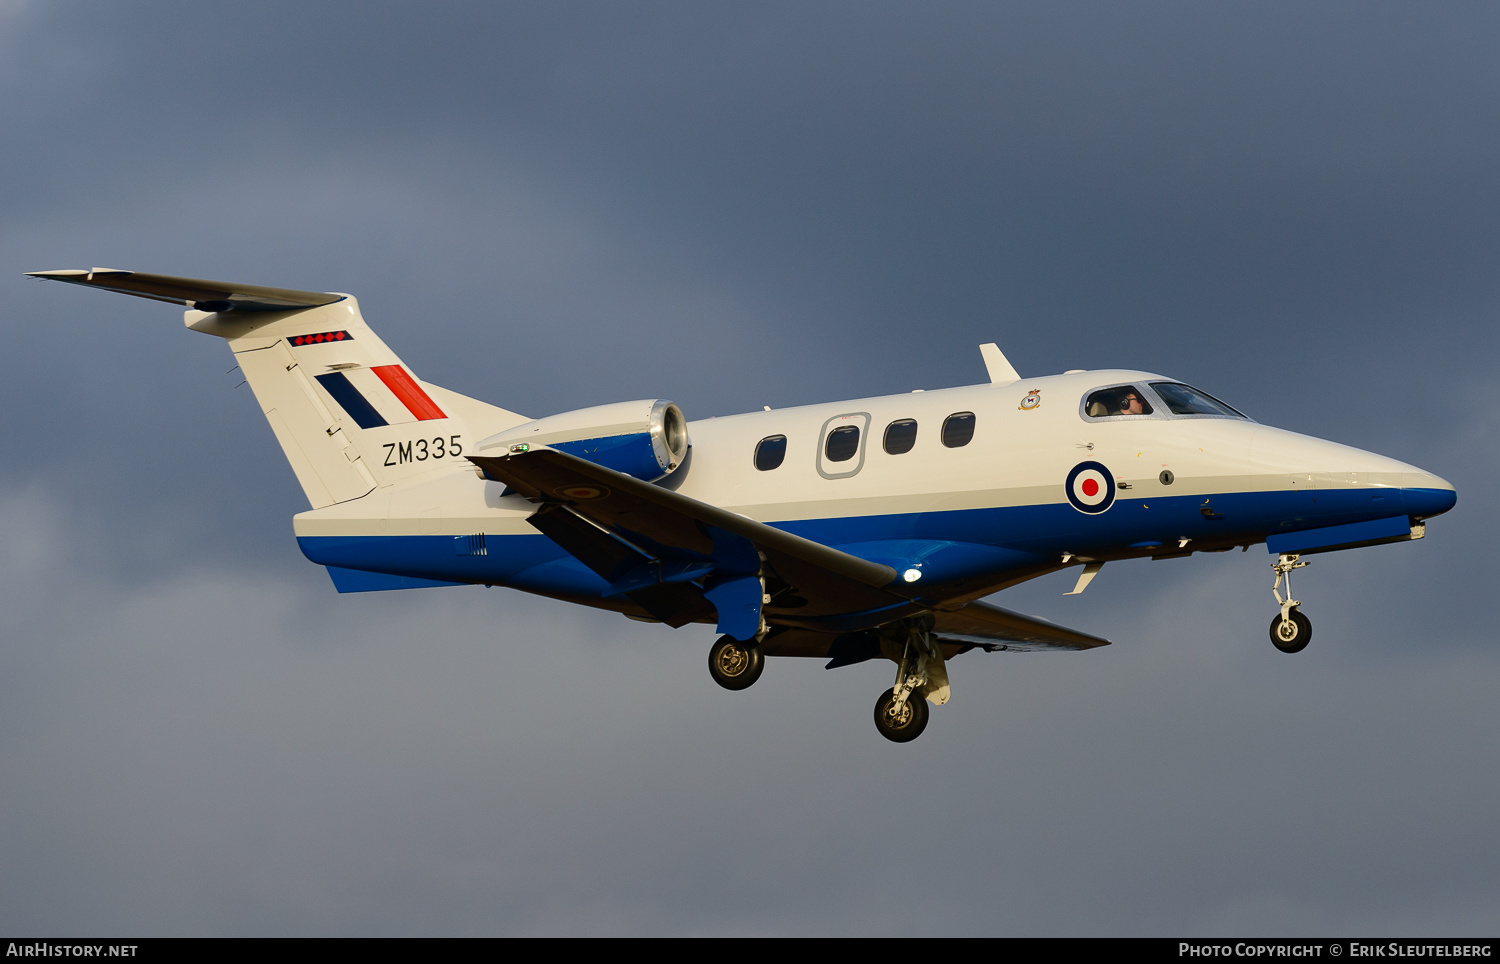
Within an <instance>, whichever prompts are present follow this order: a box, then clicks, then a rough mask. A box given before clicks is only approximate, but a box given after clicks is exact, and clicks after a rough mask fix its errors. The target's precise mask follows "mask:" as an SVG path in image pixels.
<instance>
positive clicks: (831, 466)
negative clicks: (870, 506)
mask: <svg viewBox="0 0 1500 964" xmlns="http://www.w3.org/2000/svg"><path fill="white" fill-rule="evenodd" d="M869 430H870V413H869V412H851V413H849V414H847V415H835V416H834V417H833V418H830V419H829V420H828V421H826V422H824V423H823V430H822V431H821V432H820V433H818V474H819V475H821V476H822V477H823V478H825V479H847V478H849V477H850V476H852V475H858V474H859V470H860V469H862V468H864V464H865V439H866V437H868V436H869V434H870V431H869Z"/></svg>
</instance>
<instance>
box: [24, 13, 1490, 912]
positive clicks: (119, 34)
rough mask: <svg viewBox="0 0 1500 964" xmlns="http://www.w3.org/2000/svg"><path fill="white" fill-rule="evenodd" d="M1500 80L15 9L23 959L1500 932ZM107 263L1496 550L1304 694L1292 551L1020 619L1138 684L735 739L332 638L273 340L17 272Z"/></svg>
mask: <svg viewBox="0 0 1500 964" xmlns="http://www.w3.org/2000/svg"><path fill="white" fill-rule="evenodd" d="M1497 34H1500V15H1497V14H1495V13H1493V12H1491V11H1489V10H1488V9H1485V8H1477V7H1475V8H1440V9H1436V10H1433V9H1426V8H1424V9H1417V8H1413V7H1409V6H1401V5H1390V6H1384V5H1372V4H1361V5H1357V6H1356V5H1327V4H1325V5H1314V6H1308V5H1284V6H1279V7H1277V6H1269V7H1268V6H1257V7H1254V8H1244V9H1232V8H1222V7H1204V6H1201V5H1192V4H1184V5H1149V6H1148V5H1132V6H1120V5H1111V4H1099V5H1087V4H1078V5H1047V6H1034V7H1032V6H1001V5H995V4H972V5H966V4H944V5H941V6H940V7H937V8H934V9H923V10H918V9H916V8H913V7H910V6H908V5H899V4H867V3H862V4H852V5H840V4H817V5H814V4H785V5H775V4H756V5H746V6H732V5H723V4H718V5H702V4H694V5H686V4H684V5H676V4H661V5H630V6H621V5H618V4H597V5H593V4H576V5H558V4H551V5H546V6H496V5H493V4H472V5H465V4H456V3H455V4H443V5H438V6H429V7H422V8H417V7H409V6H403V5H396V4H349V5H342V4H327V5H317V6H315V7H312V8H309V7H308V5H305V4H298V5H293V4H284V5H278V4H257V5H254V6H246V7H241V8H233V9H228V10H221V9H217V8H215V9H212V10H210V9H208V8H205V7H203V6H201V5H190V4H135V5H123V4H67V5H51V4H49V5H41V4H9V5H0V125H3V130H4V131H5V135H6V136H5V137H4V138H3V139H0V163H3V165H4V169H5V171H6V177H5V179H4V181H3V183H0V212H3V217H0V261H3V262H4V263H5V264H7V265H9V266H10V275H9V277H8V278H0V299H3V303H4V308H5V317H6V321H7V325H6V334H7V339H8V340H7V351H6V352H5V353H3V355H0V403H3V405H4V407H5V410H6V411H7V413H8V422H7V428H6V432H5V434H4V436H0V441H3V442H4V444H5V446H6V452H7V457H6V459H5V460H4V461H3V463H0V533H3V536H0V548H3V558H0V563H3V572H0V574H3V575H4V577H5V579H4V586H3V589H0V594H3V599H0V602H3V605H0V614H3V615H0V618H3V620H4V622H3V643H0V722H3V730H0V772H3V773H5V774H6V780H5V781H4V784H3V787H4V788H3V790H0V794H3V798H0V814H3V817H0V864H3V865H4V866H5V867H6V868H7V873H6V874H5V875H4V883H3V884H0V908H3V909H0V922H3V923H5V924H8V925H11V929H12V930H26V931H33V932H34V931H37V930H51V931H55V932H59V933H83V932H96V931H99V930H101V929H110V928H114V929H116V930H120V931H124V932H129V933H148V934H150V933H258V934H266V933H319V934H326V933H365V932H368V933H376V932H379V933H559V932H573V933H642V934H647V933H815V934H823V933H910V932H924V933H961V932H973V933H1205V934H1212V933H1219V934H1222V933H1227V932H1231V931H1233V932H1237V933H1292V932H1295V933H1316V932H1350V931H1359V930H1363V931H1367V932H1375V931H1383V932H1390V931H1392V929H1393V928H1394V930H1395V931H1398V932H1403V933H1414V934H1416V933H1421V934H1439V933H1449V934H1451V933H1454V932H1458V931H1462V932H1471V933H1480V932H1486V931H1488V930H1493V928H1494V925H1495V923H1496V917H1495V911H1494V908H1495V907H1496V906H1500V900H1497V897H1500V894H1497V893H1496V888H1495V885H1494V883H1493V881H1492V880H1491V879H1490V877H1491V876H1492V874H1490V873H1489V871H1488V868H1492V867H1493V866H1494V865H1495V862H1496V856H1497V855H1496V853H1495V847H1496V844H1495V841H1496V840H1497V839H1500V835H1497V834H1496V833H1495V830H1496V827H1495V818H1494V816H1493V813H1492V812H1491V811H1490V809H1489V808H1486V807H1483V806H1482V805H1480V803H1479V802H1480V801H1484V800H1488V799H1492V798H1493V797H1494V795H1495V791H1496V787H1495V776H1494V774H1495V768H1494V767H1493V765H1492V758H1493V752H1492V748H1491V747H1490V745H1489V743H1490V734H1492V733H1493V732H1494V731H1495V726H1496V722H1497V720H1496V717H1495V710H1494V708H1493V700H1492V699H1490V697H1489V695H1488V694H1489V693H1490V692H1492V691H1493V689H1494V685H1495V682H1496V681H1497V679H1500V666H1497V663H1496V657H1495V655H1494V653H1493V648H1492V643H1491V639H1492V636H1493V630H1492V627H1491V625H1490V623H1491V621H1492V620H1491V619H1490V616H1489V611H1488V609H1489V607H1488V606H1487V605H1486V604H1485V602H1486V600H1487V599H1488V597H1489V594H1490V590H1489V588H1488V582H1489V575H1490V572H1491V570H1492V566H1491V565H1490V563H1489V558H1490V555H1491V553H1492V549H1493V547H1492V545H1491V541H1492V539H1493V534H1494V533H1495V532H1496V531H1497V528H1500V526H1497V522H1500V518H1497V513H1496V512H1495V510H1494V509H1493V508H1492V507H1491V500H1489V499H1488V498H1487V497H1485V495H1484V493H1485V491H1486V490H1487V482H1488V479H1489V478H1491V477H1493V476H1494V474H1495V472H1496V470H1497V469H1500V464H1497V463H1500V458H1497V457H1496V451H1497V447H1496V428H1495V426H1496V418H1495V414H1494V412H1493V411H1492V410H1491V409H1490V408H1489V400H1490V399H1492V398H1494V397H1496V394H1497V392H1500V379H1497V377H1496V376H1495V374H1494V370H1493V359H1494V358H1495V356H1496V349H1497V347H1500V345H1497V336H1496V327H1495V325H1494V323H1493V319H1494V317H1495V314H1496V308H1497V301H1500V298H1497V294H1500V292H1497V287H1496V282H1495V279H1494V271H1493V265H1494V264H1495V262H1496V255H1497V253H1500V252H1497V250H1496V249H1497V241H1500V234H1497V231H1496V228H1495V225H1496V224H1500V217H1497V215H1500V210H1497V207H1500V198H1497V196H1496V190H1497V189H1496V179H1495V177H1494V170H1495V169H1496V165H1497V162H1500V124H1497V123H1496V121H1497V119H1500V118H1497V112H1500V68H1497V67H1496V65H1495V61H1494V57H1493V50H1494V49H1495V46H1496V41H1497V39H1500V37H1497ZM90 264H105V265H112V266H116V267H124V268H135V269H140V270H150V271H161V272H168V273H176V274H187V275H197V276H203V277H222V278H226V279H229V280H241V281H247V282H252V283H264V284H279V285H289V286H297V287H304V288H316V289H324V290H340V291H350V292H353V293H355V294H356V295H358V296H359V298H360V300H361V306H362V308H363V311H364V313H365V316H366V318H367V319H368V320H369V321H370V322H371V323H372V324H373V325H375V326H376V327H377V328H378V329H379V330H380V331H381V332H382V335H383V336H384V337H385V338H386V340H387V341H388V342H389V343H390V344H391V345H392V346H393V347H394V348H395V349H396V350H397V351H398V352H400V353H401V354H402V355H403V357H404V358H405V359H406V360H407V361H408V362H409V363H411V364H412V365H413V367H415V368H416V369H417V370H418V371H420V372H421V373H422V375H423V376H424V377H425V378H428V379H430V380H432V381H435V382H438V383H440V384H444V385H447V386H449V387H452V388H454V389H457V390H460V391H464V392H466V393H468V394H472V395H475V396H477V397H481V398H485V399H486V400H489V401H493V402H496V403H498V404H501V405H505V406H507V407H510V408H513V409H516V410H519V411H522V412H526V413H528V414H533V415H541V414H547V413H550V412H554V411H559V410H565V409H569V408H574V407H579V406H583V405H588V404H596V403H602V402H608V401H615V400H619V399H622V398H637V397H649V396H667V397H672V398H674V399H676V400H677V401H679V402H682V403H683V404H684V405H685V407H686V409H687V411H688V413H689V415H690V417H698V416H703V415H709V414H722V413H728V412H733V411H740V410H744V409H750V408H756V407H758V406H760V405H763V404H772V405H777V406H782V405H789V404H796V403H801V402H810V401H818V400H825V399H831V398H837V397H854V396H860V395H870V394H877V393H881V392H897V391H907V390H910V389H912V388H917V387H925V388H932V387H941V386H946V385H952V384H962V383H967V382H973V381H977V380H979V379H980V378H981V377H982V375H983V368H982V367H981V364H980V361H979V358H978V353H977V351H976V350H975V348H974V346H975V345H976V344H977V343H979V342H981V341H989V340H998V341H999V342H1000V343H1001V345H1002V347H1003V348H1004V349H1005V350H1006V351H1007V352H1008V353H1009V355H1010V357H1011V359H1012V360H1013V361H1014V362H1015V363H1016V365H1017V367H1018V368H1019V369H1020V370H1021V371H1022V372H1026V373H1032V374H1039V373H1045V372H1050V371H1056V370H1060V369H1064V368H1081V367H1101V366H1118V365H1124V366H1133V367H1142V368H1146V369H1151V370H1158V371H1165V372H1167V373H1170V374H1174V375H1178V376H1180V377H1184V378H1187V379H1190V380H1192V381H1194V382H1197V383H1200V384H1202V386H1203V387H1205V388H1207V389H1208V390H1210V391H1213V392H1215V393H1216V394H1221V395H1223V396H1224V397H1225V398H1226V399H1228V400H1229V401H1231V402H1232V403H1233V404H1235V405H1237V406H1239V407H1242V408H1244V409H1245V410H1246V411H1248V412H1249V413H1250V414H1252V415H1253V416H1255V417H1257V418H1259V419H1261V420H1263V421H1265V422H1268V423H1271V424H1276V425H1281V426H1284V427H1287V428H1291V429H1294V430H1298V431H1305V432H1309V433H1311V434H1317V435H1322V436H1326V437H1331V438H1335V439H1337V440H1340V441H1345V442H1349V443H1351V444H1356V445H1359V446H1361V447H1365V448H1369V449H1372V450H1376V451H1380V452H1383V453H1386V454H1389V455H1392V456H1395V457H1398V458H1402V459H1404V460H1408V461H1412V462H1414V463H1416V464H1419V465H1422V466H1423V467H1425V468H1429V469H1431V470H1433V471H1436V472H1438V473H1439V474H1442V475H1444V476H1445V477H1448V478H1450V479H1451V480H1452V481H1454V482H1455V483H1456V484H1457V485H1458V488H1459V492H1460V503H1459V507H1458V508H1457V509H1456V510H1455V511H1454V512H1453V513H1452V514H1451V515H1449V516H1447V517H1444V518H1441V519H1438V520H1435V521H1434V522H1433V524H1432V525H1431V526H1430V533H1431V534H1430V536H1429V538H1428V539H1427V540H1425V541H1423V542H1420V543H1416V544H1413V545H1408V546H1398V547H1386V548H1380V549H1369V550H1360V551H1358V552H1353V553H1346V554H1340V555H1334V556H1326V557H1319V558H1318V559H1317V560H1316V561H1315V562H1314V565H1313V566H1311V567H1310V568H1308V569H1306V570H1303V571H1301V572H1300V573H1299V574H1298V577H1297V578H1298V580H1299V582H1298V591H1299V595H1300V596H1301V597H1302V598H1304V599H1306V600H1308V607H1309V610H1310V611H1312V612H1313V613H1314V614H1315V616H1316V619H1317V627H1318V628H1317V638H1316V640H1315V641H1314V644H1313V646H1312V648H1310V649H1309V650H1308V652H1306V653H1304V654H1301V655H1300V656H1299V657H1297V658H1295V659H1290V658H1286V657H1282V656H1280V654H1277V653H1274V652H1273V651H1271V650H1270V647H1269V644H1268V642H1267V641H1266V639H1265V628H1264V627H1265V624H1266V623H1267V622H1268V621H1269V619H1270V615H1271V609H1270V605H1269V603H1270V599H1269V593H1268V592H1266V590H1267V589H1268V588H1269V585H1270V573H1269V570H1268V567H1267V566H1266V558H1265V556H1264V553H1262V552H1260V551H1255V552H1251V553H1248V554H1244V555H1241V554H1233V555H1228V556H1218V557H1212V558H1203V557H1201V556H1200V557H1194V558H1193V559H1191V560H1186V561H1173V562H1160V563H1138V564H1132V565H1123V564H1121V565H1112V566H1110V567H1107V568H1106V570H1105V571H1104V573H1103V574H1102V575H1101V576H1100V578H1099V579H1098V580H1097V581H1096V582H1095V583H1094V585H1093V586H1092V587H1091V588H1090V589H1089V592H1088V593H1087V594H1085V595H1084V596H1081V597H1074V598H1069V599H1063V598H1061V596H1060V594H1061V593H1062V592H1063V591H1064V589H1065V588H1067V587H1066V586H1065V585H1062V583H1063V582H1066V581H1068V580H1067V578H1066V577H1055V578H1054V579H1047V580H1041V581H1038V582H1037V583H1034V584H1028V585H1025V586H1021V587H1018V588H1017V589H1015V590H1012V591H1009V592H1007V594H1006V595H1005V596H1004V597H1003V602H1004V603H1005V604H1006V605H1010V606H1013V607H1015V608H1019V609H1022V610H1025V611H1031V612H1036V613H1039V614H1043V615H1046V616H1048V617H1049V618H1054V619H1057V620H1059V621H1062V622H1065V623H1069V624H1073V625H1077V626H1079V627H1081V628H1085V629H1088V630H1091V631H1095V632H1100V633H1102V634H1104V635H1107V636H1110V637H1111V638H1114V639H1116V640H1118V641H1119V642H1118V645H1116V646H1114V647H1112V648H1110V649H1109V650H1106V651H1103V652H1098V653H1090V654H1083V655H1079V656H1072V655H1058V656H1020V657H1013V658H1012V657H1006V656H994V657H988V658H985V657H976V656H966V657H964V658H963V659H962V660H960V661H958V662H957V663H955V667H954V670H955V672H954V683H955V700H954V703H953V704H952V705H951V706H949V707H945V708H943V709H942V710H939V711H937V712H936V713H935V714H934V721H933V725H932V727H931V732H930V733H929V734H928V735H927V736H924V738H923V740H922V742H921V743H920V744H918V745H915V746H913V747H910V748H893V747H891V746H889V745H886V744H884V742H883V741H880V740H879V739H878V737H876V736H875V735H874V734H873V733H870V732H868V731H869V730H870V725H869V707H870V704H871V703H872V702H873V697H874V695H875V694H876V693H877V692H878V691H879V690H880V689H882V688H884V686H886V685H888V680H887V679H886V676H887V675H888V674H887V673H886V670H885V669H884V668H879V667H874V666H870V665H866V666H863V667H856V668H852V669H848V670H841V671H839V672H836V673H824V672H823V671H822V670H821V669H820V668H818V667H817V666H815V665H813V664H810V663H809V664H806V665H803V664H802V663H800V662H790V663H785V664H783V663H778V664H775V665H773V667H772V668H771V669H770V670H768V672H767V676H766V679H765V680H764V681H763V682H762V683H761V685H760V686H758V687H757V688H756V689H755V690H754V691H751V692H750V693H746V694H731V695H727V696H726V695H725V694H722V693H720V692H718V691H716V690H715V689H714V688H713V687H712V685H711V684H710V683H709V682H708V681H707V679H706V678H705V674H704V673H703V667H702V662H703V656H704V653H703V649H704V648H705V647H706V643H707V638H706V636H704V635H703V634H699V633H695V632H694V631H692V630H683V631H679V632H677V633H672V632H669V631H667V630H664V629H660V628H653V627H642V626H637V625H635V624H627V623H624V621H620V620H617V619H614V618H611V617H608V616H605V615H600V614H593V613H588V612H582V611H579V612H574V611H570V610H569V609H567V608H565V607H563V606H561V604H554V603H550V602H546V601H539V600H531V599H527V598H524V597H521V596H519V595H517V594H513V593H503V592H501V591H498V590H496V591H491V592H482V591H479V590H472V591H471V590H454V591H442V592H439V591H424V592H416V593H396V594H390V595H387V596H355V597H350V596H337V595H335V594H333V593H332V590H331V587H330V586H329V585H328V582H327V578H326V576H325V575H324V574H323V573H322V572H321V571H320V570H318V569H317V568H315V567H312V566H310V565H309V564H307V563H306V562H305V561H304V560H302V559H301V557H300V556H299V555H298V553H297V551H296V548H295V546H294V544H293V543H292V540H291V538H290V524H289V520H288V516H289V515H290V514H291V513H292V512H295V511H297V510H298V509H300V508H302V507H303V505H304V503H303V501H302V498H301V495H300V493H299V492H298V491H297V488H296V485H295V482H294V480H293V479H292V477H291V473H290V472H289V471H287V469H286V466H285V464H284V462H283V460H282V459H281V457H280V455H279V453H278V452H277V451H276V449H275V445H274V441H273V439H272V437H271V434H270V432H269V430H268V428H267V427H266V425H265V423H264V420H263V419H262V418H261V417H260V415H259V414H258V413H257V411H256V410H255V406H254V404H253V401H252V400H251V398H250V397H249V395H248V389H245V388H240V389H236V388H235V387H234V386H235V385H236V383H237V382H238V381H239V380H240V379H239V376H238V373H235V372H226V371H225V369H228V368H230V366H231V365H232V364H233V361H232V359H231V358H230V357H229V354H228V352H226V351H224V349H223V346H222V345H220V344H218V343H217V342H216V341H215V340H212V339H208V338H203V337H200V336H197V335H191V334H188V333H185V332H183V331H181V330H180V320H179V317H180V316H178V315H177V314H176V313H175V311H173V310H172V309H171V308H169V307H167V306H161V305H154V304H150V303H146V302H135V301H132V300H130V299H120V298H112V297H109V296H105V295H102V294H99V293H96V292H87V291H78V290H73V289H69V288H65V287H63V286H60V285H50V284H46V283H40V282H36V283H31V282H25V281H23V280H22V279H21V278H20V277H19V275H20V272H22V271H26V270H36V269H42V268H53V267H75V266H87V265H90ZM912 853H918V854H921V857H920V858H918V859H915V860H913V859H911V858H910V857H908V856H903V855H906V854H912ZM893 892H894V893H898V894H903V895H904V896H902V897H901V904H900V908H901V909H900V911H899V912H895V911H892V910H891V907H892V904H891V899H892V898H891V895H892V893H893ZM955 895H959V896H957V897H955Z"/></svg>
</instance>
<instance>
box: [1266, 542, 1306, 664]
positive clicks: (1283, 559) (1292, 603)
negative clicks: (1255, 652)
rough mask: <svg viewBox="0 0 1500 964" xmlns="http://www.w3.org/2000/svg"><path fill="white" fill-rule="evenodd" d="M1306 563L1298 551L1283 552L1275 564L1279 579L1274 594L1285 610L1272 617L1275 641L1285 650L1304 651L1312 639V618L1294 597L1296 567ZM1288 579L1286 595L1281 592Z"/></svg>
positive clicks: (1273, 585) (1272, 565) (1272, 567)
mask: <svg viewBox="0 0 1500 964" xmlns="http://www.w3.org/2000/svg"><path fill="white" fill-rule="evenodd" d="M1305 565H1307V563H1305V562H1302V561H1301V560H1300V559H1299V558H1298V556H1297V554H1296V553H1295V552H1291V553H1288V552H1283V553H1282V554H1281V555H1280V556H1278V557H1277V558H1276V561H1275V562H1273V563H1272V564H1271V569H1272V570H1273V571H1274V572H1275V573H1276V581H1275V582H1273V583H1272V584H1271V595H1272V596H1274V597H1276V605H1278V606H1280V607H1281V612H1280V613H1278V614H1277V616H1276V618H1275V619H1273V620H1271V643H1272V644H1273V645H1275V647H1276V648H1277V649H1279V650H1281V651H1282V652H1283V653H1300V652H1302V651H1303V650H1304V649H1306V648H1307V644H1308V643H1310V642H1312V620H1310V619H1308V618H1307V617H1306V616H1304V615H1302V612H1301V610H1299V609H1298V608H1297V607H1299V606H1301V605H1302V603H1300V602H1298V601H1297V600H1295V599H1293V598H1292V570H1293V569H1301V568H1302V567H1303V566H1305ZM1283 579H1285V580H1286V596H1285V597H1283V596H1282V595H1281V581H1282V580H1283Z"/></svg>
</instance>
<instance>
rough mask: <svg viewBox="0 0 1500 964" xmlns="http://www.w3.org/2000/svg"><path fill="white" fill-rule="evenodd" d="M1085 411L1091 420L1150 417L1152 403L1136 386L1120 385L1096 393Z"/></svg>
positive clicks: (1084, 406)
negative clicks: (1124, 416) (1128, 416)
mask: <svg viewBox="0 0 1500 964" xmlns="http://www.w3.org/2000/svg"><path fill="white" fill-rule="evenodd" d="M1184 387H1186V386H1184ZM1083 410H1084V412H1085V413H1086V414H1087V415H1088V417H1089V418H1114V417H1116V416H1119V415H1150V414H1151V403H1150V402H1149V401H1147V400H1146V394H1145V393H1144V392H1142V391H1141V390H1140V389H1139V388H1136V387H1135V386H1134V385H1119V386H1116V387H1115V388H1106V389H1104V390H1102V391H1097V392H1094V393H1093V394H1092V395H1090V396H1089V397H1088V401H1086V402H1084V404H1083Z"/></svg>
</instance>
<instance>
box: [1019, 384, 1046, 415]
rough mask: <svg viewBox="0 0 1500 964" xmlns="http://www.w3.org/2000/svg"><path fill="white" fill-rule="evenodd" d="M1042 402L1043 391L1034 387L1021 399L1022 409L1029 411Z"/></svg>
mask: <svg viewBox="0 0 1500 964" xmlns="http://www.w3.org/2000/svg"><path fill="white" fill-rule="evenodd" d="M1040 404H1042V393H1041V392H1040V391H1038V390H1037V389H1035V388H1033V389H1032V390H1031V391H1029V392H1027V393H1026V397H1025V398H1023V399H1021V411H1023V412H1029V411H1031V410H1032V409H1033V408H1036V407H1037V406H1038V405H1040Z"/></svg>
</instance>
